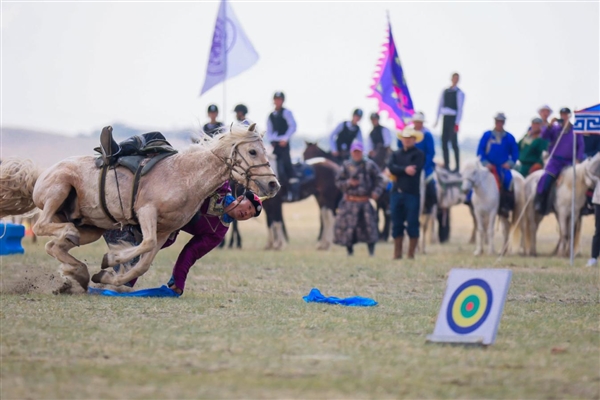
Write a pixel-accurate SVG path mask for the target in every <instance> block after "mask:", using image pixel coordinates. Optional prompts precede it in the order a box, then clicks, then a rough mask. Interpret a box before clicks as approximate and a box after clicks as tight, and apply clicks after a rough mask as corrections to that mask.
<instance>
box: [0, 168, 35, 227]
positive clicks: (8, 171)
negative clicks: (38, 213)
mask: <svg viewBox="0 0 600 400" xmlns="http://www.w3.org/2000/svg"><path fill="white" fill-rule="evenodd" d="M40 173H41V171H40V170H39V169H38V167H36V166H35V164H34V163H33V162H32V161H31V160H21V159H18V158H9V159H7V160H5V161H2V164H0V182H2V184H0V218H4V217H7V216H9V215H21V214H25V213H26V212H29V211H31V210H33V209H34V208H35V204H34V203H33V188H34V186H35V182H36V181H37V179H38V177H39V176H40Z"/></svg>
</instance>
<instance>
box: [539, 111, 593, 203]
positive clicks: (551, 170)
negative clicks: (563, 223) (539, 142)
mask: <svg viewBox="0 0 600 400" xmlns="http://www.w3.org/2000/svg"><path fill="white" fill-rule="evenodd" d="M570 116H571V110H569V109H568V108H562V109H561V110H560V119H556V118H553V119H552V121H551V122H550V125H549V126H548V127H547V128H545V129H544V130H543V131H542V135H541V138H542V139H546V140H547V141H548V142H549V143H550V145H549V146H548V153H549V154H551V155H552V156H551V157H550V159H549V160H548V162H547V164H546V167H545V170H544V175H542V177H541V179H540V181H539V182H538V186H537V192H536V195H535V199H534V208H535V211H536V212H537V213H538V214H541V215H546V214H548V212H549V211H550V210H549V207H548V197H549V194H550V190H551V189H552V185H553V184H554V182H556V179H557V178H558V175H560V173H561V171H562V170H563V169H564V168H565V167H568V166H569V165H574V164H575V162H576V161H577V162H579V161H583V160H584V159H585V151H584V150H585V148H584V143H583V135H577V136H576V138H575V139H576V148H575V151H576V159H575V160H573V135H574V133H573V124H571V122H570V121H569V117H570ZM561 134H562V136H561ZM553 152H554V153H553Z"/></svg>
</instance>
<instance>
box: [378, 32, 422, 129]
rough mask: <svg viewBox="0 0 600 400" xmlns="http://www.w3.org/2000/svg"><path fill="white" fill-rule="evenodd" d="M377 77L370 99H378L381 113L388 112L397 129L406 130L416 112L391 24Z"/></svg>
mask: <svg viewBox="0 0 600 400" xmlns="http://www.w3.org/2000/svg"><path fill="white" fill-rule="evenodd" d="M375 75H376V76H375V82H374V83H373V86H371V89H372V90H373V92H372V93H371V94H370V95H369V97H373V98H376V99H377V101H378V103H379V111H387V113H388V115H389V117H390V118H392V119H393V120H394V121H395V122H396V128H397V129H402V128H404V126H405V125H406V122H405V120H406V119H409V118H410V117H412V115H413V114H414V113H415V110H414V107H413V103H412V99H411V97H410V92H409V91H408V86H407V84H406V80H405V79H404V72H403V70H402V64H401V63H400V57H399V56H398V51H397V50H396V45H395V43H394V37H393V36H392V26H391V25H390V23H389V22H388V41H387V43H385V44H384V50H383V54H382V56H381V58H380V59H379V62H378V64H377V70H376V71H375Z"/></svg>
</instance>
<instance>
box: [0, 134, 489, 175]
mask: <svg viewBox="0 0 600 400" xmlns="http://www.w3.org/2000/svg"><path fill="white" fill-rule="evenodd" d="M112 127H113V134H114V136H115V139H116V140H117V141H120V140H123V139H126V138H128V137H130V136H133V135H139V134H142V133H145V132H147V131H145V130H142V129H139V128H135V127H131V126H128V125H126V124H122V123H114V124H113V125H112ZM162 133H163V134H164V135H165V136H166V137H167V139H168V140H169V142H170V143H171V144H172V145H173V146H174V147H175V148H177V149H184V148H186V147H188V146H189V145H190V143H191V138H192V137H193V136H196V135H197V134H198V131H197V129H194V128H190V129H180V130H171V131H167V130H163V131H162ZM99 138H100V132H96V133H92V134H89V135H83V134H82V135H78V136H64V135H60V134H56V133H51V132H42V131H37V130H31V129H25V128H13V127H2V137H1V142H0V144H1V147H0V157H2V158H7V157H22V158H30V159H31V160H33V161H34V162H35V163H36V164H37V165H39V166H41V167H49V166H51V165H53V164H54V163H56V162H58V161H60V160H63V159H65V158H67V157H71V156H79V155H94V154H95V153H94V150H93V149H94V147H97V146H99ZM434 140H435V143H436V158H439V159H441V158H442V152H441V147H440V139H439V136H437V135H434ZM318 144H319V146H321V147H322V148H323V149H328V148H329V140H328V138H327V137H321V138H320V139H319V140H318ZM477 144H478V139H473V138H470V137H465V138H464V139H463V140H462V141H461V142H460V148H461V152H462V154H463V155H464V159H469V158H472V157H473V156H474V155H475V153H476V150H477ZM291 145H292V157H293V158H294V159H299V158H301V156H302V152H303V151H304V147H305V144H304V137H303V135H302V134H301V133H298V134H297V135H295V136H294V139H293V140H292V143H291ZM394 147H395V145H394Z"/></svg>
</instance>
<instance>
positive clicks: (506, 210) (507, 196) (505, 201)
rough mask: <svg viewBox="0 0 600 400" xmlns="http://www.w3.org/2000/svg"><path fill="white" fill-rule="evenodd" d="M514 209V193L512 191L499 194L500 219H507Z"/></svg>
mask: <svg viewBox="0 0 600 400" xmlns="http://www.w3.org/2000/svg"><path fill="white" fill-rule="evenodd" d="M514 209H515V192H514V191H512V190H503V191H502V193H501V194H500V210H499V211H498V214H499V215H500V216H501V217H504V218H508V215H509V214H510V212H511V211H512V210H514Z"/></svg>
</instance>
